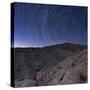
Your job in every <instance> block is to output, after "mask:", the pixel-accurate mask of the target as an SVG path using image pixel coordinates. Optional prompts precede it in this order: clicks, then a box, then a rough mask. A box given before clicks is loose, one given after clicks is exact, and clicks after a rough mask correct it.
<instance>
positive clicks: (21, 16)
mask: <svg viewBox="0 0 90 90" xmlns="http://www.w3.org/2000/svg"><path fill="white" fill-rule="evenodd" d="M14 8H15V10H14V12H15V15H14V47H44V46H48V45H54V44H62V43H65V42H69V43H75V44H87V7H75V6H61V5H45V4H44V5H42V4H30V3H15V4H14Z"/></svg>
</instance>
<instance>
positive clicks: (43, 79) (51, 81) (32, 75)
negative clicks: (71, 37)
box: [12, 43, 87, 87]
mask: <svg viewBox="0 0 90 90" xmlns="http://www.w3.org/2000/svg"><path fill="white" fill-rule="evenodd" d="M12 49H13V52H14V57H13V58H14V64H15V65H14V79H15V87H20V86H21V87H23V86H42V85H44V86H45V85H60V84H75V83H86V82H87V46H86V45H78V44H71V43H64V44H60V45H52V46H47V47H43V48H12ZM58 80H59V81H58Z"/></svg>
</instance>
